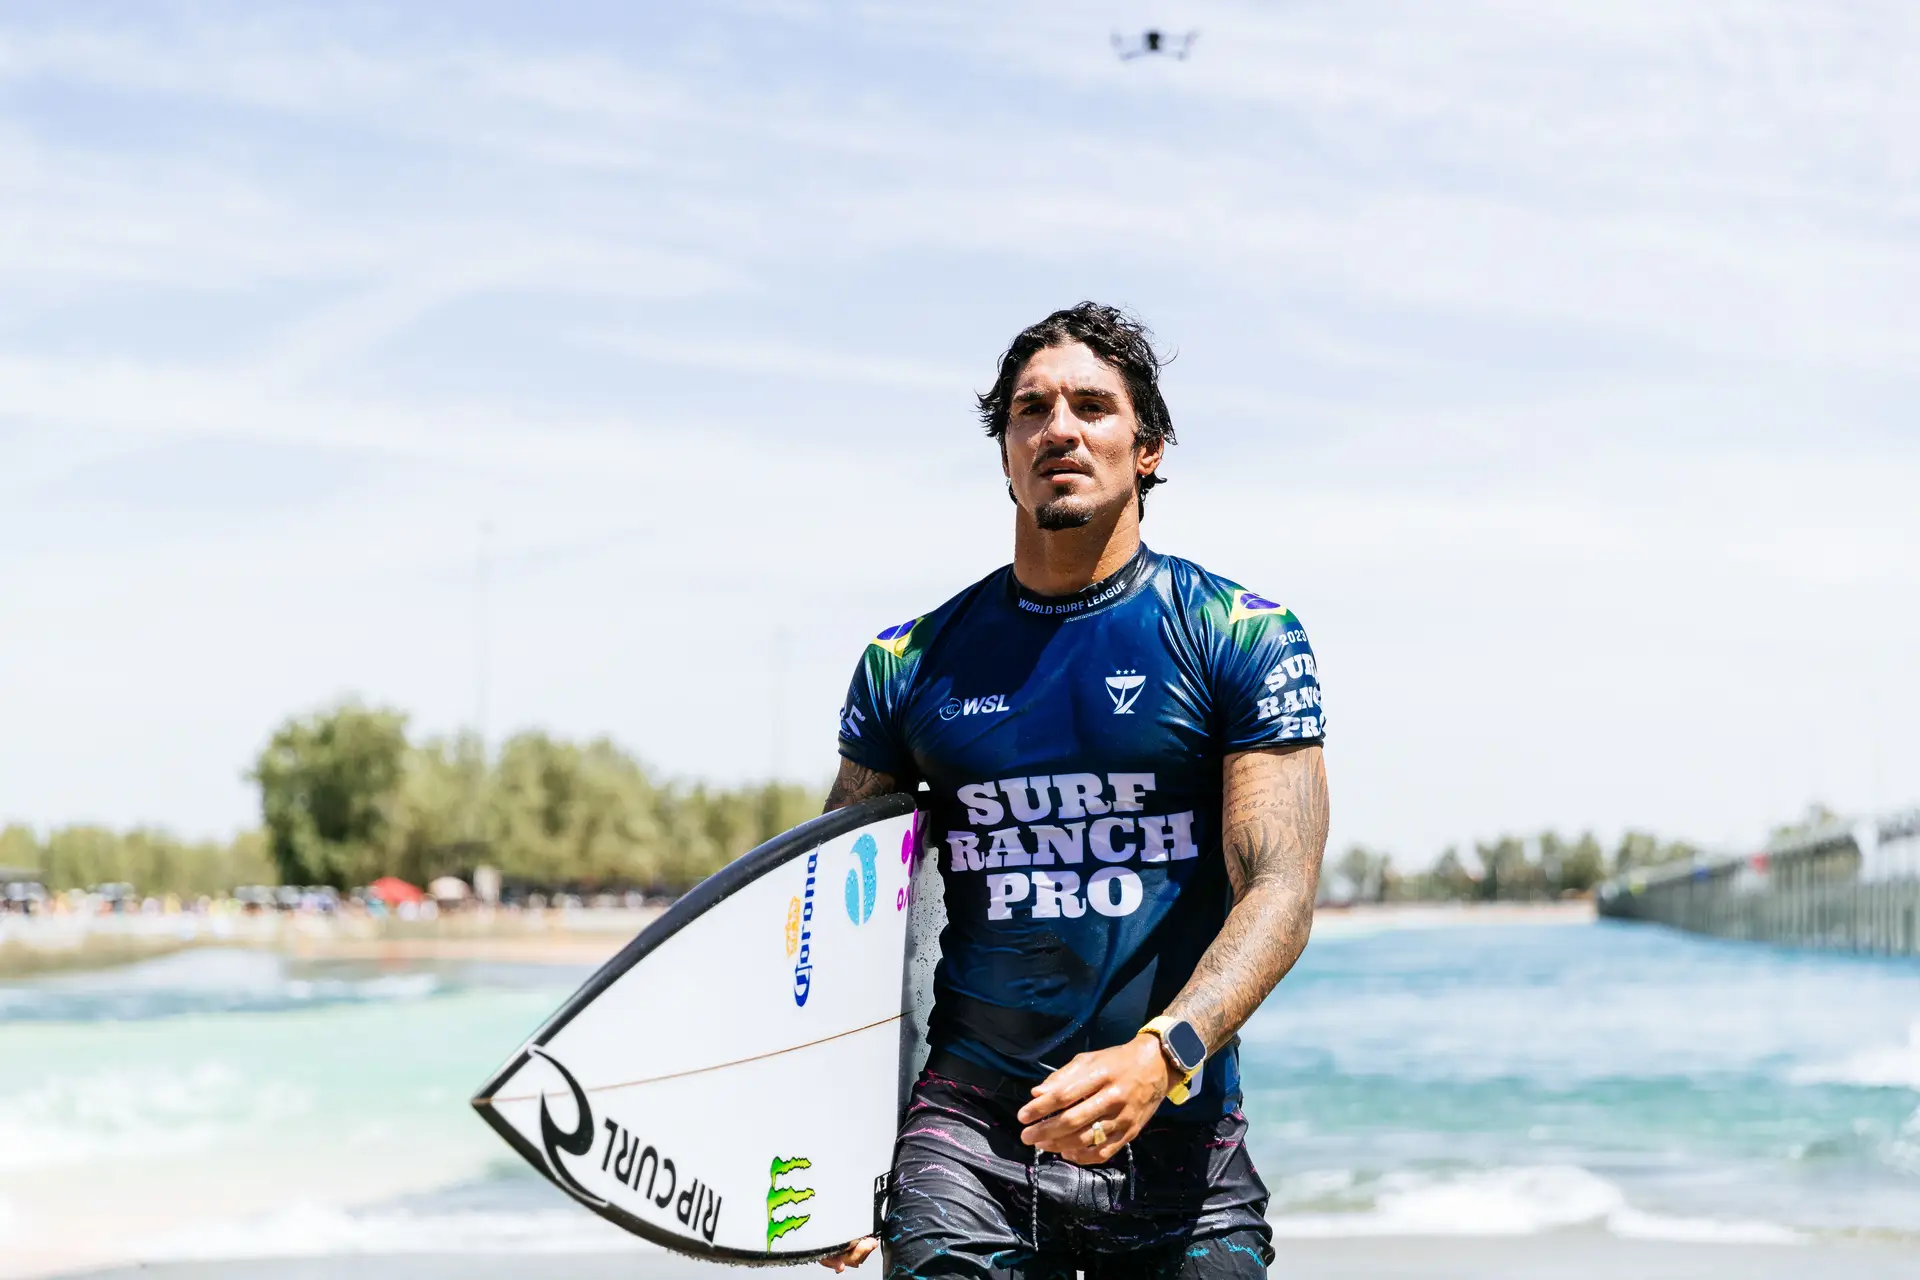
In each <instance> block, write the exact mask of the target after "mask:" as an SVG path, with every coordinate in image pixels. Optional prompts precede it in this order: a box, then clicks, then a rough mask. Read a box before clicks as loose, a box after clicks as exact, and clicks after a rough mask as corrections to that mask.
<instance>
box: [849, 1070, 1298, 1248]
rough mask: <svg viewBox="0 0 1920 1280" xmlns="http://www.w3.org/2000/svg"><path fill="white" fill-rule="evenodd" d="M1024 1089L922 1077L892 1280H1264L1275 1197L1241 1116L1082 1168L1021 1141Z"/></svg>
mask: <svg viewBox="0 0 1920 1280" xmlns="http://www.w3.org/2000/svg"><path fill="white" fill-rule="evenodd" d="M1027 1096H1028V1095H1027V1093H1026V1090H1025V1089H1024V1088H1008V1087H1003V1088H1000V1089H989V1088H982V1087H980V1086H977V1085H971V1084H965V1083H962V1082H961V1081H958V1080H953V1079H950V1078H948V1077H946V1076H942V1075H938V1074H935V1073H934V1072H931V1071H929V1072H926V1073H924V1074H923V1075H922V1076H921V1077H920V1080H919V1082H918V1083H917V1084H915V1086H914V1090H913V1100H912V1102H911V1104H910V1105H909V1106H908V1108H907V1116H906V1120H905V1121H904V1122H903V1123H902V1124H901V1126H900V1137H899V1141H898V1143H897V1145H896V1146H895V1148H894V1157H893V1178H892V1183H891V1190H890V1193H889V1196H888V1209H887V1216H886V1232H885V1237H884V1241H883V1244H884V1248H885V1254H884V1257H885V1261H886V1268H885V1271H884V1272H883V1274H884V1276H885V1277H886V1280H907V1278H908V1277H914V1278H916V1280H917V1278H919V1277H928V1278H931V1277H935V1276H939V1277H978V1278H979V1280H1073V1276H1074V1273H1075V1271H1076V1270H1078V1271H1083V1272H1085V1274H1086V1277H1087V1280H1117V1278H1118V1277H1122V1276H1125V1277H1129V1278H1130V1280H1133V1278H1138V1280H1175V1277H1178V1278H1179V1280H1214V1278H1215V1277H1242V1276H1264V1275H1266V1273H1267V1264H1268V1263H1269V1262H1270V1261H1272V1259H1273V1249H1272V1246H1271V1244H1270V1243H1269V1241H1270V1240H1271V1238H1272V1231H1271V1229H1270V1228H1269V1227H1268V1226H1267V1220H1266V1208H1267V1188H1266V1186H1265V1184H1263V1183H1262V1182H1261V1181H1260V1175H1259V1174H1258V1173H1256V1172H1255V1171H1254V1168H1253V1160H1252V1158H1251V1157H1250V1156H1249V1155H1248V1154H1247V1150H1246V1144H1245V1137H1246V1130H1247V1122H1246V1117H1244V1116H1243V1115H1241V1114H1240V1113H1239V1112H1238V1111H1234V1112H1231V1113H1229V1114H1228V1115H1226V1116H1223V1117H1222V1118H1221V1119H1220V1120H1218V1121H1217V1122H1215V1123H1213V1124H1204V1123H1203V1124H1169V1123H1166V1122H1164V1121H1159V1122H1156V1123H1153V1124H1149V1125H1148V1126H1147V1128H1146V1129H1145V1130H1144V1131H1143V1132H1142V1133H1141V1134H1140V1136H1139V1137H1137V1138H1135V1139H1134V1140H1133V1142H1131V1143H1130V1144H1128V1146H1127V1147H1126V1148H1125V1149H1124V1150H1122V1151H1121V1152H1120V1153H1119V1154H1118V1155H1116V1156H1114V1158H1113V1159H1112V1160H1111V1161H1109V1162H1108V1163H1107V1164H1105V1165H1102V1166H1098V1167H1095V1168H1083V1167H1081V1166H1079V1165H1075V1164H1070V1163H1068V1162H1067V1161H1065V1160H1061V1159H1059V1158H1057V1157H1055V1156H1051V1155H1048V1154H1046V1153H1043V1152H1035V1151H1034V1150H1033V1148H1031V1147H1029V1146H1027V1145H1026V1144H1025V1143H1023V1142H1021V1141H1020V1129H1021V1125H1020V1123H1019V1121H1018V1120H1016V1119H1015V1118H1014V1115H1015V1113H1016V1112H1017V1111H1019V1109H1020V1107H1021V1106H1022V1105H1023V1104H1024V1102H1025V1101H1026V1097H1027Z"/></svg>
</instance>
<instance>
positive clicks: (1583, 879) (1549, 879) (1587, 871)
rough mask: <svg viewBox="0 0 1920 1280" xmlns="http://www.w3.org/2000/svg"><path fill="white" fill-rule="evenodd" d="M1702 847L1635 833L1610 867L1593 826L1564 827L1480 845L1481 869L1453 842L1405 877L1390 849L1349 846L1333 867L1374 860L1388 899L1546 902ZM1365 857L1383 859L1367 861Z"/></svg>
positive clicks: (1347, 871) (1345, 869)
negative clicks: (1569, 834)
mask: <svg viewBox="0 0 1920 1280" xmlns="http://www.w3.org/2000/svg"><path fill="white" fill-rule="evenodd" d="M1696 852H1697V851H1696V850H1695V848H1694V846H1692V845H1690V844H1687V843H1685V842H1684V841H1678V840H1675V841H1668V842H1666V843H1662V842H1661V841H1659V840H1657V839H1655V838H1654V837H1653V836H1650V835H1647V834H1646V833H1645V832H1639V831H1629V832H1628V833H1627V834H1626V835H1625V836H1623V837H1622V838H1621V840H1620V845H1619V848H1617V849H1616V850H1615V851H1614V854H1613V857H1612V859H1611V865H1609V859H1608V857H1607V853H1606V851H1605V850H1604V849H1603V848H1601V846H1600V842H1599V841H1598V840H1596V839H1595V838H1594V836H1593V833H1592V832H1585V833H1582V834H1581V836H1580V837H1579V838H1578V839H1577V840H1571V841H1569V840H1567V839H1565V838H1564V837H1562V836H1561V835H1560V834H1559V833H1558V832H1555V831H1543V832H1541V833H1540V834H1539V835H1538V836H1536V837H1534V838H1533V839H1531V840H1526V839H1522V838H1521V837H1519V836H1510V835H1509V836H1501V837H1500V838H1499V839H1497V840H1490V841H1482V842H1479V843H1477V844H1475V845H1474V858H1475V861H1476V862H1477V863H1478V869H1477V870H1475V869H1473V868H1470V867H1469V866H1468V864H1467V862H1466V861H1465V860H1464V859H1462V858H1461V856H1460V853H1459V851H1458V850H1457V849H1452V848H1449V849H1447V850H1446V851H1445V852H1444V853H1442V854H1441V855H1440V857H1439V859H1438V860H1437V861H1435V862H1434V864H1433V865H1432V866H1431V867H1429V868H1427V869H1426V870H1425V871H1418V872H1414V873H1412V874H1409V875H1404V876H1403V875H1400V874H1398V873H1396V872H1395V871H1394V870H1393V867H1392V863H1391V860H1390V859H1389V858H1388V857H1387V855H1385V854H1369V853H1367V852H1366V851H1365V850H1361V849H1358V848H1356V849H1350V850H1348V851H1347V853H1346V854H1344V855H1343V856H1342V858H1341V860H1340V861H1339V862H1337V863H1335V864H1334V868H1333V869H1334V871H1335V873H1336V874H1338V875H1340V876H1341V877H1342V878H1344V879H1347V880H1349V882H1353V881H1352V876H1353V874H1354V872H1355V871H1356V870H1360V869H1362V867H1363V865H1364V866H1366V867H1367V868H1369V869H1370V870H1371V873H1372V874H1373V875H1374V876H1375V877H1376V882H1377V883H1378V884H1380V885H1381V886H1382V892H1381V895H1380V896H1381V898H1382V899H1383V900H1388V901H1399V902H1540V901H1547V900H1550V899H1554V898H1563V897H1567V896H1569V895H1577V894H1586V893H1591V892H1592V891H1593V890H1594V889H1595V888H1596V887H1597V886H1598V885H1599V884H1600V882H1601V881H1603V880H1605V879H1606V878H1607V877H1608V876H1609V875H1618V874H1620V873H1621V872H1623V871H1628V870H1631V869H1633V868H1635V867H1646V866H1655V865H1658V864H1659V863H1662V862H1671V861H1674V860H1676V859H1683V858H1691V857H1693V856H1694V854H1695V853H1696ZM1356 855H1360V857H1359V858H1356ZM1364 859H1378V860H1379V862H1378V864H1377V865H1376V864H1372V863H1364V862H1363V860H1364ZM1365 896H1366V895H1362V897H1363V899H1364V898H1365Z"/></svg>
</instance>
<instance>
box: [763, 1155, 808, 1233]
mask: <svg viewBox="0 0 1920 1280" xmlns="http://www.w3.org/2000/svg"><path fill="white" fill-rule="evenodd" d="M811 1168H813V1161H811V1160H809V1159H807V1158H806V1157H805V1156H795V1157H794V1158H793V1159H791V1160H782V1159H781V1158H780V1157H779V1156H775V1157H774V1158H773V1165H772V1167H771V1168H769V1169H768V1171H767V1252H769V1253H771V1252H773V1242H774V1241H775V1240H778V1239H779V1238H780V1237H781V1236H784V1235H786V1234H787V1233H788V1232H789V1231H798V1230H799V1229H800V1228H802V1227H804V1226H806V1225H807V1223H808V1222H810V1221H812V1219H813V1215H812V1214H810V1213H802V1214H795V1215H791V1216H789V1215H783V1214H782V1213H781V1210H783V1209H785V1208H786V1207H787V1206H788V1205H790V1204H799V1203H800V1202H801V1201H802V1200H811V1199H813V1188H812V1187H783V1186H781V1185H780V1179H782V1178H784V1177H786V1176H787V1175H788V1174H789V1173H792V1172H794V1171H795V1170H796V1169H811Z"/></svg>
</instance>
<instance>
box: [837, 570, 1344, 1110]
mask: <svg viewBox="0 0 1920 1280" xmlns="http://www.w3.org/2000/svg"><path fill="white" fill-rule="evenodd" d="M1324 733H1325V721H1324V718H1323V716H1322V713H1321V707H1320V683H1319V679H1318V677H1317V674H1316V672H1315V669H1314V659H1313V651H1312V649H1311V648H1310V647H1309V646H1308V644H1307V635H1306V632H1305V631H1303V630H1302V629H1301V627H1300V623H1299V620H1298V619H1296V618H1295V617H1294V616H1293V614H1292V613H1291V612H1290V611H1288V610H1287V609H1284V608H1282V607H1281V606H1279V605H1277V604H1274V603H1273V602H1272V601H1269V600H1266V599H1264V598H1262V597H1261V596H1259V595H1256V594H1255V593H1254V592H1251V591H1248V590H1246V589H1244V588H1242V587H1240V586H1238V585H1236V584H1235V583H1232V582H1229V581H1227V580H1226V579H1224V578H1220V577H1217V576H1215V575H1214V574H1211V573H1208V572H1207V571H1206V570H1204V569H1202V568H1201V567H1200V566H1198V565H1196V564H1193V563H1192V562H1190V561H1187V560H1181V559H1177V558H1175V557H1173V556H1162V555H1158V554H1156V553H1154V552H1152V551H1150V550H1148V549H1147V548H1146V547H1145V546H1142V547H1141V548H1140V550H1139V551H1138V552H1137V553H1136V554H1135V555H1134V557H1133V559H1132V560H1130V561H1128V563H1127V564H1126V566H1125V567H1124V568H1122V569H1121V570H1120V571H1119V572H1118V573H1115V574H1114V575H1113V576H1112V577H1109V578H1106V579H1104V580H1102V581H1100V582H1096V583H1094V584H1093V585H1092V586H1090V587H1088V588H1087V589H1086V590H1084V591H1081V592H1079V593H1078V594H1076V595H1072V596H1066V597H1059V596H1040V595H1036V594H1034V593H1033V592H1030V591H1028V590H1027V589H1026V588H1024V587H1022V586H1021V585H1020V583H1019V582H1018V580H1017V579H1015V577H1014V575H1013V570H1012V568H1011V566H1009V567H1007V568H1003V569H1000V570H998V571H997V572H995V573H993V574H990V575H988V576H987V577H986V578H983V579H982V580H981V581H979V582H977V583H975V584H974V585H973V586H971V587H968V588H967V589H966V590H965V591H963V592H961V593H960V594H959V595H957V596H955V597H954V598H953V599H951V600H949V601H947V603H945V604H943V605H941V606H940V607H939V608H938V609H936V610H934V611H933V612H932V613H929V614H927V615H926V616H924V617H921V618H916V619H914V620H913V621H911V622H906V623H902V624H900V625H899V626H895V627H889V628H888V629H887V630H885V631H883V632H881V633H880V635H879V636H877V637H876V638H875V639H874V640H873V641H872V643H871V644H869V645H868V646H867V650H866V653H865V655H864V656H863V658H862V660H861V663H860V667H859V669H858V670H857V671H856V672H855V673H854V677H853V685H852V688H851V689H850V690H849V692H848V695H847V703H846V706H845V707H844V708H843V709H842V710H841V713H840V754H841V755H843V756H845V757H846V758H847V759H849V760H852V761H853V762H854V763H856V764H859V765H863V766H865V767H866V768H869V769H873V770H876V771H878V772H881V773H885V774H890V775H892V776H893V777H895V778H897V779H899V780H900V782H901V783H902V785H904V786H908V787H911V786H912V785H913V784H914V783H915V782H916V781H920V780H924V781H925V782H926V784H927V786H928V787H929V789H930V791H931V794H930V795H929V796H923V797H922V798H921V803H922V807H923V808H924V809H925V810H926V816H925V818H924V819H923V824H924V825H923V832H924V834H923V837H922V838H923V841H924V848H925V852H926V855H927V856H937V857H938V858H939V860H940V872H941V878H942V882H943V885H944V888H945V892H946V908H947V927H946V930H945V932H943V933H942V934H941V937H940V951H941V958H940V964H939V967H938V969H937V970H936V972H935V976H934V1009H933V1017H932V1025H931V1028H930V1039H931V1041H932V1043H933V1046H934V1047H935V1048H936V1049H944V1050H946V1051H948V1052H950V1053H953V1054H955V1055H957V1056H959V1057H961V1058H964V1059H966V1060H968V1061H970V1062H973V1063H976V1064H978V1065H980V1066H984V1067H988V1068H991V1069H993V1070H997V1071H1000V1072H1003V1073H1005V1074H1007V1075H1009V1076H1013V1077H1015V1078H1017V1079H1022V1080H1039V1079H1040V1078H1042V1077H1044V1076H1046V1075H1047V1074H1048V1073H1049V1072H1050V1071H1051V1070H1052V1069H1053V1068H1056V1067H1059V1066H1062V1065H1064V1064H1065V1063H1066V1061H1067V1059H1068V1058H1070V1057H1072V1056H1073V1055H1074V1054H1076V1053H1079V1052H1081V1051H1083V1050H1086V1049H1098V1048H1105V1047H1107V1046H1110V1045H1116V1044H1122V1043H1124V1042H1126V1041H1127V1040H1130V1039H1132V1038H1133V1036H1134V1035H1135V1034H1136V1033H1137V1032H1138V1031H1139V1029H1140V1027H1141V1025H1142V1024H1143V1023H1145V1022H1146V1021H1147V1020H1148V1019H1149V1018H1151V1017H1154V1016H1155V1015H1157V1014H1159V1013H1160V1012H1161V1011H1163V1010H1164V1009H1165V1008H1166V1006H1167V1005H1168V1004H1169V1003H1170V1002H1171V1001H1172V999H1173V997H1174V996H1175V995H1176V994H1178V993H1179V991H1180V989H1181V988H1182V987H1183V986H1185V985H1186V982H1187V979H1188V978H1189V977H1191V976H1192V974H1193V970H1194V967H1195V966H1196V965H1197V964H1198V963H1199V960H1200V956H1201V954H1202V953H1203V952H1204V951H1205V950H1206V949H1207V946H1208V945H1209V944H1210V943H1212V941H1213V939H1214V938H1215V937H1216V936H1217V935H1218V934H1219V932H1220V929H1221V927H1222V925H1223V924H1224V923H1225V921H1226V918H1227V912H1228V910H1229V908H1231V906H1232V905H1233V891H1232V888H1231V886H1230V884H1229V882H1228V879H1227V872H1226V865H1225V862H1224V859H1223V857H1222V855H1221V849H1220V798H1221V761H1222V758H1223V757H1224V756H1226V755H1228V754H1230V753H1232V752H1235V751H1244V750H1247V749H1248V748H1253V747H1270V746H1276V745H1280V744H1283V743H1289V742H1319V741H1320V740H1321V739H1322V737H1323V735H1324ZM1199 1084H1200V1088H1198V1089H1197V1090H1196V1091H1195V1092H1194V1095H1193V1097H1192V1098H1191V1099H1190V1100H1189V1101H1188V1102H1187V1103H1186V1104H1185V1105H1183V1106H1180V1107H1177V1108H1176V1107H1173V1106H1171V1104H1168V1105H1167V1106H1166V1107H1163V1109H1162V1114H1163V1115H1165V1116H1167V1117H1168V1118H1170V1119H1179V1120H1195V1121H1211V1120H1216V1119H1218V1118H1219V1117H1220V1116H1221V1115H1222V1114H1224V1113H1225V1112H1227V1111H1231V1110H1233V1109H1235V1108H1236V1107H1238V1105H1239V1101H1240V1080H1239V1064H1238V1061H1237V1056H1236V1046H1228V1047H1227V1048H1225V1049H1223V1050H1222V1051H1221V1052H1220V1053H1218V1054H1215V1055H1214V1056H1213V1057H1211V1058H1209V1059H1208V1060H1207V1064H1206V1067H1205V1070H1204V1072H1203V1075H1202V1079H1201V1080H1200V1081H1199Z"/></svg>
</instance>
